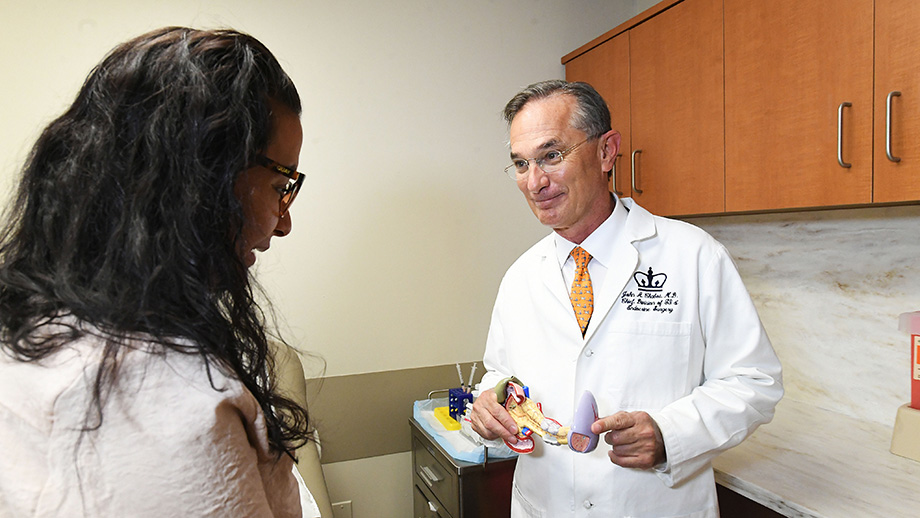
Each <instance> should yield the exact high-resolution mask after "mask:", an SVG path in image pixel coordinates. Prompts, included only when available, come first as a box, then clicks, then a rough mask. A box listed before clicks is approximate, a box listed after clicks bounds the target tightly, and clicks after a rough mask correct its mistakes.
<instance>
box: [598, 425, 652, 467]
mask: <svg viewBox="0 0 920 518" xmlns="http://www.w3.org/2000/svg"><path fill="white" fill-rule="evenodd" d="M591 431H592V432H594V433H596V434H598V435H600V434H602V433H604V432H607V434H606V435H604V441H605V442H606V443H607V444H609V445H610V446H611V448H610V451H609V452H607V455H608V456H610V461H611V462H613V463H614V464H616V465H618V466H622V467H624V468H638V469H651V468H653V467H655V466H657V465H659V464H661V463H663V462H664V461H665V460H666V456H665V450H664V440H663V439H662V438H661V430H660V429H659V428H658V424H657V423H655V421H654V420H653V419H652V417H651V416H650V415H648V414H647V413H645V412H617V413H615V414H613V415H609V416H607V417H602V418H601V419H598V420H597V421H595V422H594V424H592V425H591Z"/></svg>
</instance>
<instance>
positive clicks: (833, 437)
mask: <svg viewBox="0 0 920 518" xmlns="http://www.w3.org/2000/svg"><path fill="white" fill-rule="evenodd" d="M894 419H895V412H894V411H893V412H892V414H891V422H892V425H893V424H894ZM891 432H892V428H891V427H886V426H883V425H880V424H877V423H874V422H866V421H861V420H859V419H855V418H852V417H849V416H845V415H843V414H839V413H836V412H830V411H827V410H823V409H820V408H818V407H815V406H812V405H808V404H805V403H799V402H796V401H792V400H787V399H784V400H782V401H781V402H780V404H779V405H778V406H777V408H776V416H775V417H774V419H773V421H772V422H771V423H769V424H767V425H764V426H761V427H760V428H759V429H757V431H755V432H754V434H753V435H751V437H749V438H748V439H747V440H746V441H744V442H743V443H741V445H739V446H737V447H735V448H732V449H731V450H729V451H727V452H725V453H723V454H722V455H720V456H719V457H718V458H716V460H715V461H713V467H714V468H715V470H716V482H718V483H719V484H721V485H723V486H725V487H727V488H729V489H732V490H733V491H735V492H737V493H739V494H741V495H743V496H745V497H747V498H749V499H751V500H754V501H756V502H758V503H760V504H762V505H764V506H766V507H769V508H771V509H773V510H774V511H777V512H779V513H781V514H783V515H785V516H791V517H820V518H836V517H841V518H843V517H846V518H850V517H859V516H872V517H875V516H878V517H885V518H897V517H905V518H906V517H911V518H915V517H917V516H920V462H916V461H913V460H910V459H907V458H904V457H899V456H897V455H894V454H893V453H891V452H890V451H888V449H889V447H890V446H891Z"/></svg>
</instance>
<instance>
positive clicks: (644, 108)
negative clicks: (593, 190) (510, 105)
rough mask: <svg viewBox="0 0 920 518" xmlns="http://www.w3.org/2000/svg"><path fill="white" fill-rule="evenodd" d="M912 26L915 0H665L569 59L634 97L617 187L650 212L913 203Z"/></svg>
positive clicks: (582, 75)
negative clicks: (632, 169)
mask: <svg viewBox="0 0 920 518" xmlns="http://www.w3.org/2000/svg"><path fill="white" fill-rule="evenodd" d="M918 26H920V2H917V1H916V0H839V1H836V2H827V1H821V0H771V1H770V2H750V1H749V0H683V1H681V0H666V1H664V2H661V3H660V4H658V5H656V6H655V7H653V8H651V9H649V10H648V11H646V12H644V13H642V14H640V15H639V16H637V17H636V18H634V19H632V20H630V21H628V22H626V23H624V24H622V25H620V26H618V27H616V28H614V29H613V30H612V31H610V32H608V33H607V34H605V35H603V36H601V37H600V38H597V39H596V40H594V41H592V42H590V43H589V44H587V45H585V46H583V47H582V48H580V49H578V50H576V51H575V52H573V53H570V54H569V55H567V56H565V57H564V58H563V63H564V64H565V65H566V76H567V78H568V79H570V80H585V81H588V82H591V83H592V84H595V86H597V87H598V90H599V91H600V92H601V93H602V95H604V96H605V98H607V99H608V101H609V102H610V104H611V108H612V109H615V110H617V111H623V110H625V109H626V108H624V107H625V106H628V111H629V115H628V117H624V116H622V115H620V116H617V115H615V116H614V120H615V121H616V122H615V127H616V128H617V129H620V131H621V132H622V133H624V136H625V137H626V138H625V140H624V141H625V142H626V143H628V146H627V145H624V146H623V151H622V153H623V156H622V159H621V161H620V162H619V163H618V166H619V167H618V169H617V172H618V173H619V174H618V175H617V183H616V188H617V191H619V192H622V193H623V195H625V196H629V195H632V197H633V198H635V199H636V200H637V201H638V202H639V203H641V204H642V205H644V206H645V207H647V208H648V209H650V210H651V211H652V212H656V213H659V214H663V215H691V214H707V213H718V212H747V211H772V210H786V209H801V208H818V207H839V206H855V205H869V204H872V203H903V202H912V201H917V200H920V32H918V31H917V30H916V27H918ZM723 35H724V36H723ZM627 78H628V79H627ZM627 85H628V86H627ZM610 99H613V101H610ZM627 119H628V120H627ZM617 124H618V125H619V126H617ZM634 150H641V151H640V152H639V153H638V155H637V160H636V162H637V168H636V171H635V178H634V181H635V184H634V185H635V187H634V189H633V190H630V189H628V186H629V182H628V181H627V176H628V175H627V174H625V173H626V172H627V171H628V165H629V162H630V152H632V151H634Z"/></svg>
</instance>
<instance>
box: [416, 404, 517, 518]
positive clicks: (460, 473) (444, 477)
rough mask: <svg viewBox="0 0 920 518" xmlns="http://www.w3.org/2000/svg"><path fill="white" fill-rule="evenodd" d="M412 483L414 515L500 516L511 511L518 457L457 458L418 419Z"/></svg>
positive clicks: (452, 517)
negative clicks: (483, 460) (477, 461)
mask: <svg viewBox="0 0 920 518" xmlns="http://www.w3.org/2000/svg"><path fill="white" fill-rule="evenodd" d="M409 428H410V429H411V431H412V482H413V490H412V491H413V496H414V516H415V518H499V517H507V516H508V515H509V514H510V513H511V481H512V479H513V478H514V466H515V464H516V463H517V458H509V459H497V460H493V459H489V462H488V463H487V464H475V463H471V462H463V461H459V460H456V459H454V458H453V457H451V456H450V455H448V454H447V452H446V451H444V449H443V448H441V446H440V445H439V444H438V443H437V441H435V440H434V439H433V438H432V437H431V436H430V435H428V433H427V432H425V430H424V429H423V428H422V427H421V426H420V425H419V424H418V423H417V422H416V421H415V419H413V418H410V419H409Z"/></svg>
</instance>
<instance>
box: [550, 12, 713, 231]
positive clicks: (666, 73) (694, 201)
mask: <svg viewBox="0 0 920 518" xmlns="http://www.w3.org/2000/svg"><path fill="white" fill-rule="evenodd" d="M605 67H609V69H607V70H604V68H605ZM623 75H626V76H627V77H628V78H629V79H628V87H627V86H625V85H626V83H625V81H624V80H623ZM566 78H567V79H568V80H570V81H587V82H589V83H591V84H593V85H595V87H597V88H598V91H599V92H600V93H601V94H602V95H604V96H605V98H607V99H608V101H609V100H610V99H613V101H610V104H611V111H612V112H613V111H614V110H617V111H619V112H623V111H625V110H626V109H627V106H628V110H629V116H628V118H627V117H625V116H624V115H617V114H614V116H613V118H614V121H615V122H614V128H615V129H618V130H619V131H620V132H621V133H622V134H623V136H624V143H623V144H622V145H621V154H622V156H621V159H620V161H619V162H618V168H617V173H618V174H617V189H618V191H619V192H622V193H624V195H626V196H629V195H632V197H633V198H634V199H635V200H636V201H638V202H639V203H641V204H642V205H643V206H644V207H646V208H648V209H649V210H651V211H652V212H655V213H658V214H666V215H687V214H704V213H718V212H722V211H723V210H724V208H725V207H724V147H723V146H724V137H723V94H722V2H721V0H686V1H684V2H681V3H678V4H675V5H673V6H672V7H670V8H669V9H667V10H664V11H663V12H661V13H659V14H658V15H657V16H655V17H653V18H651V19H649V20H648V21H646V22H644V23H642V24H640V25H637V26H636V27H634V28H631V29H630V30H628V31H626V32H623V33H622V34H621V35H619V36H617V37H615V38H613V39H611V40H609V41H606V42H604V43H603V44H601V45H600V46H598V47H596V48H594V49H592V50H590V51H589V52H587V53H585V54H582V55H579V56H577V57H574V58H573V59H571V60H569V61H567V62H566ZM624 122H625V124H624ZM618 124H619V126H618ZM633 163H634V164H635V168H634V169H633V167H632V164H633ZM627 173H628V175H629V178H627ZM629 184H632V185H633V186H634V188H633V189H627V186H628V185H629Z"/></svg>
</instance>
